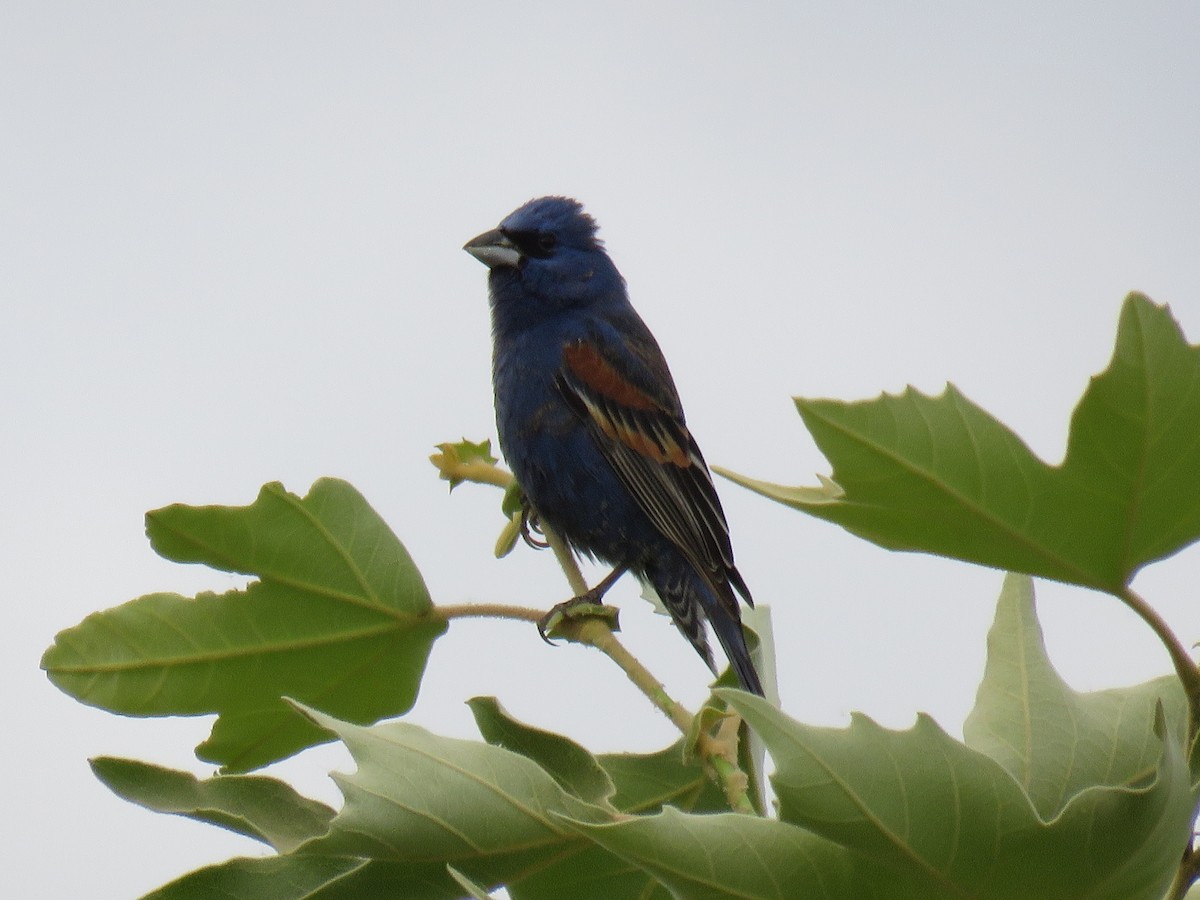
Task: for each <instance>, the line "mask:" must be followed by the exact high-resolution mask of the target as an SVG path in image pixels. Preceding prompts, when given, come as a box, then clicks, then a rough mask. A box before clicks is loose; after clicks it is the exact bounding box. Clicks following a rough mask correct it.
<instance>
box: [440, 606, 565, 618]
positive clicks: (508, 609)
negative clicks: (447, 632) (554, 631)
mask: <svg viewBox="0 0 1200 900" xmlns="http://www.w3.org/2000/svg"><path fill="white" fill-rule="evenodd" d="M432 615H433V616H434V618H438V619H445V620H449V619H469V618H473V617H474V618H487V619H519V620H521V621H523V622H537V621H539V620H540V619H541V618H542V616H543V615H544V613H543V612H542V611H541V610H540V609H532V608H530V607H528V606H513V605H511V604H507V603H458V604H454V605H451V606H435V607H434V608H433V610H432Z"/></svg>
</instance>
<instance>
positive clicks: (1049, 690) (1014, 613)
mask: <svg viewBox="0 0 1200 900" xmlns="http://www.w3.org/2000/svg"><path fill="white" fill-rule="evenodd" d="M1160 703H1161V704H1162V706H1163V708H1164V711H1165V712H1166V719H1167V722H1168V724H1169V733H1170V737H1171V741H1172V742H1173V743H1175V744H1176V745H1178V746H1180V747H1182V746H1183V742H1184V740H1185V729H1186V726H1187V714H1188V713H1187V701H1186V699H1185V698H1184V694H1183V688H1182V686H1181V685H1180V683H1179V679H1178V678H1177V677H1175V676H1174V675H1167V676H1163V677H1162V678H1156V679H1154V680H1153V681H1148V682H1146V683H1145V684H1139V685H1135V686H1132V687H1125V688H1116V689H1111V690H1104V691H1094V692H1092V693H1087V694H1080V693H1077V692H1075V691H1073V690H1072V689H1071V688H1070V686H1069V685H1067V683H1066V682H1065V681H1063V680H1062V677H1061V676H1060V675H1059V674H1058V672H1056V671H1055V669H1054V667H1053V666H1052V665H1051V663H1050V660H1049V658H1048V657H1047V655H1046V644H1045V641H1044V639H1043V637H1042V629H1041V625H1040V624H1039V623H1038V620H1037V612H1036V609H1035V607H1034V593H1033V583H1032V582H1031V581H1030V579H1029V578H1028V577H1026V576H1023V575H1008V576H1007V577H1006V578H1005V580H1004V588H1003V590H1002V591H1001V593H1000V602H999V603H998V604H997V606H996V618H995V621H994V622H993V624H992V628H991V631H990V632H989V633H988V655H987V667H986V669H985V670H984V675H983V681H982V683H981V684H980V686H979V693H978V695H977V696H976V699H975V708H974V709H973V710H972V711H971V714H970V715H969V716H968V717H967V721H966V723H965V725H964V726H963V735H964V737H965V739H966V742H967V745H968V746H970V747H973V748H974V749H976V750H979V751H980V752H982V753H986V754H987V755H988V756H990V757H991V758H992V759H994V760H996V761H997V762H998V763H1000V765H1002V766H1003V767H1004V768H1005V769H1006V770H1008V772H1009V774H1010V775H1012V777H1013V778H1014V779H1016V781H1017V783H1018V784H1020V785H1021V787H1022V788H1023V789H1024V790H1025V793H1026V794H1028V795H1029V798H1030V800H1031V801H1032V802H1033V806H1034V808H1035V809H1036V810H1037V811H1038V813H1039V814H1040V815H1041V817H1042V818H1043V819H1046V820H1049V819H1051V818H1053V817H1054V816H1055V815H1057V814H1058V812H1059V811H1060V810H1061V809H1062V808H1063V806H1064V805H1065V804H1066V802H1067V801H1068V800H1070V799H1071V798H1072V797H1075V796H1076V795H1077V794H1079V793H1081V792H1082V791H1084V790H1087V789H1088V788H1089V787H1091V786H1093V785H1121V784H1127V783H1134V782H1136V781H1138V780H1139V779H1142V778H1144V777H1146V775H1147V773H1149V772H1152V771H1153V770H1154V768H1155V767H1156V766H1157V765H1158V762H1159V759H1160V757H1161V756H1162V748H1161V747H1160V746H1159V742H1158V741H1155V740H1152V739H1150V736H1151V735H1153V734H1154V729H1155V715H1156V714H1155V709H1156V707H1157V706H1158V705H1159V704H1160Z"/></svg>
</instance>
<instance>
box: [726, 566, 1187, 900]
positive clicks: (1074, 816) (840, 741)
mask: <svg viewBox="0 0 1200 900" xmlns="http://www.w3.org/2000/svg"><path fill="white" fill-rule="evenodd" d="M988 652H989V658H988V672H987V674H986V676H985V681H984V685H983V687H981V689H980V700H979V702H978V703H977V706H976V710H975V711H974V712H973V713H972V722H971V723H970V726H969V727H968V729H967V731H968V737H969V739H970V740H971V742H972V743H973V744H974V746H973V747H972V746H966V745H963V744H960V743H958V742H957V741H955V740H953V739H952V738H950V737H949V736H948V735H947V734H946V733H945V732H943V731H942V730H941V729H940V728H939V727H938V726H937V724H936V723H934V722H933V720H932V719H929V718H928V717H927V716H923V715H922V716H919V717H918V719H917V722H916V725H915V726H914V727H913V728H911V729H909V730H907V731H891V730H888V729H884V728H881V727H880V726H879V725H877V724H875V723H874V722H872V721H871V720H870V719H869V718H867V717H866V716H863V715H855V716H854V717H853V718H852V722H851V724H850V727H849V728H845V729H835V728H818V727H815V726H810V725H804V724H802V723H799V722H796V721H794V720H792V719H790V718H788V717H787V716H785V715H784V714H783V713H782V712H780V711H779V710H778V709H776V708H774V707H773V706H771V705H770V704H768V703H766V702H764V701H763V700H761V699H760V698H756V697H752V696H750V695H748V694H744V693H742V692H740V691H727V690H724V691H721V692H720V693H721V694H722V695H723V696H725V697H726V698H727V699H728V701H729V703H730V705H732V706H733V707H734V708H736V709H737V710H739V711H740V712H741V713H742V715H743V716H745V718H746V721H747V722H749V723H750V725H751V726H752V727H753V728H754V730H755V731H756V732H757V733H758V735H759V736H760V737H761V738H762V739H763V741H764V742H765V743H766V745H767V749H768V752H769V753H770V754H771V757H772V759H773V760H774V761H775V765H776V771H775V774H774V775H773V776H772V783H773V784H774V786H775V791H776V795H777V797H778V798H779V813H780V818H781V819H782V820H783V821H785V822H789V823H792V824H795V825H799V826H803V827H805V828H809V829H811V830H812V831H814V832H816V833H817V834H820V835H821V836H823V837H825V838H826V839H828V840H830V841H833V842H835V843H837V844H840V845H842V846H844V847H845V848H847V849H848V850H850V851H853V853H854V854H855V856H856V857H861V858H862V859H863V860H865V861H867V862H869V863H871V864H872V865H878V866H881V867H883V868H884V869H886V870H889V871H890V872H891V873H892V875H893V878H894V881H895V884H896V885H897V886H898V887H899V886H904V887H905V889H909V888H911V889H912V890H918V891H923V892H925V893H924V894H918V895H919V896H928V897H971V898H978V900H1016V898H1025V897H1035V896H1037V897H1056V898H1075V897H1078V898H1085V897H1086V898H1090V900H1100V898H1104V900H1143V898H1144V900H1160V898H1161V896H1162V894H1163V892H1164V891H1165V890H1166V888H1167V885H1168V884H1169V883H1170V880H1171V877H1172V875H1173V874H1174V871H1175V869H1176V867H1177V866H1178V863H1179V859H1180V858H1181V855H1182V853H1183V848H1184V847H1185V845H1186V844H1187V843H1188V840H1189V839H1190V836H1191V824H1192V817H1193V812H1194V809H1195V806H1196V793H1195V791H1194V790H1193V789H1192V787H1191V783H1190V782H1191V777H1190V771H1189V767H1188V761H1187V759H1186V758H1185V753H1184V750H1183V743H1182V724H1181V723H1182V722H1183V721H1184V718H1185V712H1184V709H1183V702H1182V698H1181V697H1180V690H1179V689H1178V688H1177V687H1174V688H1172V687H1171V686H1169V685H1166V684H1165V683H1164V682H1162V681H1160V680H1156V681H1154V682H1150V683H1149V684H1148V685H1139V686H1136V687H1133V688H1128V689H1124V690H1121V691H1116V690H1114V691H1103V692H1098V693H1097V694H1091V695H1079V694H1074V693H1073V692H1070V691H1069V689H1067V688H1066V686H1065V685H1064V684H1063V683H1062V681H1061V678H1060V677H1059V676H1058V675H1057V673H1056V672H1054V670H1053V667H1052V666H1051V665H1050V663H1049V661H1048V660H1047V659H1046V656H1045V647H1044V644H1043V642H1042V639H1041V631H1040V628H1039V627H1038V626H1037V623H1036V619H1035V617H1034V609H1033V602H1032V589H1031V588H1030V587H1029V584H1028V579H1024V578H1018V577H1013V578H1010V579H1009V580H1008V582H1007V583H1006V586H1005V589H1004V591H1003V592H1002V594H1001V598H1000V604H999V610H998V612H997V616H996V624H995V625H994V626H993V629H992V633H991V635H990V637H989V644H988ZM1164 688H1165V689H1164ZM1006 694H1008V696H1005V695H1006ZM1164 700H1165V703H1166V704H1167V707H1168V708H1169V709H1170V710H1171V713H1170V716H1169V717H1168V715H1167V714H1166V713H1165V712H1164ZM1110 716H1111V717H1113V718H1108V717H1110ZM1168 718H1170V720H1171V721H1170V723H1168ZM1122 719H1123V720H1124V721H1122ZM981 750H986V751H988V753H994V754H995V755H996V757H997V758H995V759H993V758H992V756H990V755H987V753H985V752H980V751H981ZM883 896H890V895H889V894H884V895H883Z"/></svg>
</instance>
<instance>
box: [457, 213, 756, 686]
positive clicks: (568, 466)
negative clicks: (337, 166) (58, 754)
mask: <svg viewBox="0 0 1200 900" xmlns="http://www.w3.org/2000/svg"><path fill="white" fill-rule="evenodd" d="M464 249H465V250H467V251H468V252H469V253H471V255H472V256H474V257H476V258H477V259H479V260H480V261H481V262H483V263H484V264H485V265H487V266H488V267H489V269H490V270H491V271H490V274H489V276H488V288H489V297H490V300H491V309H492V334H493V339H494V355H493V370H492V374H493V381H494V387H495V393H496V422H497V426H498V428H499V433H500V448H501V450H502V451H503V452H504V457H505V459H507V460H508V463H509V465H511V466H512V469H513V474H514V475H516V478H517V482H518V483H519V484H520V485H521V487H522V489H523V490H524V492H525V495H526V497H527V498H528V499H529V502H530V503H531V504H532V506H533V508H534V510H535V511H536V513H537V515H538V517H539V518H540V519H541V520H542V521H544V522H545V523H546V524H548V525H549V526H550V527H552V528H553V529H554V530H556V531H557V532H558V533H559V534H561V535H562V536H563V537H564V538H565V539H566V540H567V541H568V542H569V543H570V544H571V545H572V546H573V547H575V548H576V549H577V550H579V551H581V552H583V553H586V554H589V555H592V556H594V557H596V558H598V559H600V560H603V561H604V562H607V563H609V564H611V565H613V566H616V567H618V569H628V570H629V571H631V572H633V573H634V574H635V575H636V576H637V577H638V578H640V579H642V580H643V581H646V582H649V583H650V584H651V585H652V586H653V587H654V589H655V591H656V592H657V593H658V595H659V596H660V597H661V598H662V600H663V603H664V604H665V605H666V607H667V609H668V610H669V611H670V613H671V616H672V618H673V619H674V621H675V624H676V625H677V626H678V628H679V630H680V631H681V632H682V633H683V634H684V635H685V636H686V637H687V638H688V640H690V641H691V642H692V645H693V646H694V647H695V648H696V650H697V652H698V653H699V654H700V655H701V657H703V658H704V660H705V661H706V662H707V663H708V665H709V667H710V668H712V669H713V670H714V672H715V671H716V669H715V666H714V664H713V659H712V654H711V652H710V651H709V648H708V641H707V638H706V636H705V629H704V622H705V620H707V621H708V622H709V623H710V624H711V625H712V628H713V630H714V631H715V632H716V635H717V638H718V640H719V641H720V642H721V646H722V647H723V648H724V650H725V655H726V656H727V657H728V658H729V661H730V663H731V665H732V666H733V669H734V672H735V673H736V674H737V677H738V681H739V682H740V684H741V685H742V687H744V688H745V689H746V690H748V691H752V692H754V693H756V694H760V695H761V694H762V693H763V689H762V684H761V683H760V681H759V678H758V674H757V673H756V672H755V670H754V666H753V663H752V662H751V661H750V654H749V652H748V650H747V648H746V640H745V635H744V634H743V632H742V626H741V616H740V613H739V607H738V600H737V597H736V596H735V594H734V591H735V590H736V591H737V593H738V594H741V596H742V597H743V598H744V599H745V601H746V602H747V603H752V601H751V598H750V592H749V590H747V588H746V584H745V582H744V581H743V580H742V577H741V575H739V574H738V571H737V569H736V567H735V566H734V563H733V551H732V548H731V547H730V543H729V528H728V525H727V524H726V522H725V515H724V512H723V511H722V509H721V502H720V500H719V499H718V498H717V493H716V490H715V489H714V487H713V483H712V476H711V475H710V474H709V472H708V466H707V465H706V464H705V462H704V457H703V456H702V455H701V454H700V448H699V447H697V446H696V442H695V441H694V440H693V439H692V437H691V434H690V433H689V432H688V429H687V426H686V424H685V421H684V416H683V409H682V407H681V406H680V403H679V396H678V394H677V393H676V391H675V384H674V381H673V380H672V378H671V373H670V371H669V370H668V368H667V363H666V360H665V359H664V358H663V355H662V352H661V351H660V350H659V348H658V344H657V342H656V341H655V340H654V336H653V335H652V334H651V333H650V331H649V329H648V328H646V325H645V323H643V322H642V320H641V318H640V317H639V316H638V314H637V312H635V311H634V309H633V307H632V306H631V305H630V303H629V297H628V295H627V293H626V291H625V281H624V279H623V278H622V277H621V274H620V273H619V272H618V271H617V269H616V267H615V266H614V265H613V263H612V260H611V259H610V258H609V256H608V254H607V253H606V252H605V250H604V246H603V244H602V243H601V242H600V240H599V239H598V238H597V237H596V224H595V221H594V220H593V219H592V218H591V216H589V215H587V214H586V213H585V212H584V211H583V208H582V206H581V205H580V204H579V203H578V202H576V201H575V200H570V199H568V198H565V197H542V198H540V199H537V200H531V201H530V202H528V203H526V204H525V205H524V206H522V207H520V208H519V209H517V210H516V211H514V212H513V213H511V214H510V215H509V216H508V217H507V218H505V219H504V221H503V222H501V223H500V226H499V227H498V228H496V229H495V230H493V231H489V232H486V233H484V234H481V235H479V236H478V237H476V238H474V239H472V240H471V241H469V242H468V243H467V245H466V246H465V247H464Z"/></svg>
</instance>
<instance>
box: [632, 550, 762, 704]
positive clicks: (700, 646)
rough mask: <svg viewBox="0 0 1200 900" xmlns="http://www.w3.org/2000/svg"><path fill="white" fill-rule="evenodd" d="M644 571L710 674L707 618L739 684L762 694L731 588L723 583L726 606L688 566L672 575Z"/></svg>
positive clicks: (711, 659) (714, 669) (711, 665)
mask: <svg viewBox="0 0 1200 900" xmlns="http://www.w3.org/2000/svg"><path fill="white" fill-rule="evenodd" d="M647 574H648V575H649V576H650V579H651V583H652V584H653V585H654V590H655V591H657V592H658V596H659V597H660V598H661V599H662V601H663V604H664V605H665V606H666V607H667V610H668V611H669V612H670V613H671V618H672V619H674V620H675V625H676V627H678V628H679V630H680V631H681V632H683V635H684V636H685V637H686V638H687V639H688V640H689V641H691V643H692V646H693V647H695V648H696V652H697V653H699V654H700V658H701V659H703V660H704V661H705V662H706V663H708V667H709V668H710V669H712V670H713V674H714V675H715V674H717V668H716V666H715V665H714V664H713V658H712V651H711V650H709V647H708V637H707V635H706V634H705V629H704V620H705V619H708V621H709V623H710V624H711V625H712V629H713V631H714V632H716V635H717V640H718V641H720V642H721V649H722V650H724V651H725V656H726V657H728V659H729V664H730V665H731V666H732V667H733V672H734V674H735V675H737V680H738V684H740V685H741V686H742V688H743V689H744V690H747V691H749V692H750V693H752V694H758V696H760V697H763V696H765V694H764V692H763V686H762V682H761V681H760V680H759V678H758V672H756V671H755V669H754V663H753V662H751V660H750V648H748V647H747V646H746V634H745V632H744V631H742V623H741V620H740V618H739V616H738V613H737V598H736V597H734V595H733V591H732V590H731V589H730V588H729V587H728V586H726V588H725V593H726V594H728V597H726V598H725V600H726V602H727V603H728V606H726V605H725V604H724V603H722V600H721V598H718V597H717V596H716V594H715V593H714V591H713V590H712V588H711V587H709V585H708V584H706V583H705V582H704V580H703V579H701V578H700V577H699V576H698V575H697V574H696V573H695V572H694V571H693V570H692V569H691V567H690V566H689V567H688V568H687V570H685V571H682V572H678V573H674V574H676V577H674V578H671V577H664V574H665V573H661V572H648V573H647ZM730 609H732V612H731V611H730Z"/></svg>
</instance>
